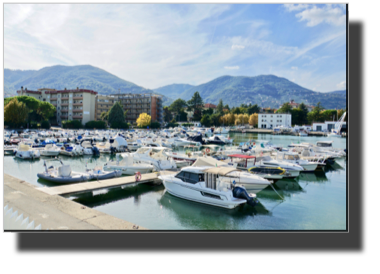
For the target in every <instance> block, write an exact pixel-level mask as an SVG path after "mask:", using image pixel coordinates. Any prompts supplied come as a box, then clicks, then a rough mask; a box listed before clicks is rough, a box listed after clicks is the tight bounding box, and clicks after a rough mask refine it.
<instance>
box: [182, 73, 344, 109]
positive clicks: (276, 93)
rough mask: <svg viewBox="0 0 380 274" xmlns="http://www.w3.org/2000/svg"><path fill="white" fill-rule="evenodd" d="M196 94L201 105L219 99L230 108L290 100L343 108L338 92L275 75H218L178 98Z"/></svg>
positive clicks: (274, 105)
mask: <svg viewBox="0 0 380 274" xmlns="http://www.w3.org/2000/svg"><path fill="white" fill-rule="evenodd" d="M196 91H198V92H199V93H200V95H201V97H202V98H203V101H204V102H205V103H213V104H217V103H218V101H219V99H220V98H222V99H223V103H224V104H228V105H229V106H230V107H232V106H239V105H240V104H243V103H244V104H249V103H251V104H258V105H259V106H261V107H273V108H278V107H279V106H280V105H281V104H282V103H284V102H288V101H289V100H290V99H293V100H295V101H296V102H299V103H300V102H304V103H305V104H310V105H316V104H317V103H318V102H321V104H322V106H323V107H325V108H334V109H335V108H345V107H346V98H345V96H342V95H341V94H339V93H329V92H327V93H322V92H314V91H311V90H309V89H306V88H303V87H301V86H299V85H297V84H295V83H293V82H291V81H289V80H287V79H285V78H281V77H277V76H275V75H259V76H255V77H245V76H236V77H233V76H222V77H219V78H216V79H214V80H212V81H210V82H207V83H205V84H202V85H199V86H195V87H192V88H190V89H189V90H186V91H184V92H182V94H181V95H180V98H183V99H185V100H189V99H190V98H191V96H192V95H193V94H194V92H196Z"/></svg>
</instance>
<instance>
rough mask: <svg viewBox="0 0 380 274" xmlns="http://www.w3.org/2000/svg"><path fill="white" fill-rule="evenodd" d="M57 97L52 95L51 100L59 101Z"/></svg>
mask: <svg viewBox="0 0 380 274" xmlns="http://www.w3.org/2000/svg"><path fill="white" fill-rule="evenodd" d="M57 99H58V98H57V97H55V98H53V97H52V98H50V101H57Z"/></svg>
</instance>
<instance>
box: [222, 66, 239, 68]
mask: <svg viewBox="0 0 380 274" xmlns="http://www.w3.org/2000/svg"><path fill="white" fill-rule="evenodd" d="M224 68H225V69H239V66H233V67H224Z"/></svg>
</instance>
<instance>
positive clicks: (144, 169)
mask: <svg viewBox="0 0 380 274" xmlns="http://www.w3.org/2000/svg"><path fill="white" fill-rule="evenodd" d="M122 157H123V158H122V160H119V158H118V157H117V160H116V161H109V162H107V163H105V164H104V168H103V169H104V170H107V171H110V170H119V171H121V172H122V174H124V175H135V173H136V172H140V173H141V174H144V173H151V172H153V170H154V166H153V165H151V164H147V163H142V162H141V161H134V160H133V155H131V154H130V153H123V154H122Z"/></svg>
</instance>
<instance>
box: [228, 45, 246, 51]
mask: <svg viewBox="0 0 380 274" xmlns="http://www.w3.org/2000/svg"><path fill="white" fill-rule="evenodd" d="M244 48H245V46H242V45H232V47H231V49H232V50H235V49H237V50H239V49H244Z"/></svg>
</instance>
